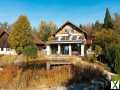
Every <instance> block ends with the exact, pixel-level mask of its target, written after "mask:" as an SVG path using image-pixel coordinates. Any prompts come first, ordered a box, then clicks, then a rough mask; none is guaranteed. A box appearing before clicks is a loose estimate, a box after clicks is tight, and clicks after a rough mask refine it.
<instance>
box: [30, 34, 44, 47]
mask: <svg viewBox="0 0 120 90" xmlns="http://www.w3.org/2000/svg"><path fill="white" fill-rule="evenodd" d="M32 39H33V43H35V44H41V45H45V43H44V42H43V41H41V40H40V39H39V38H38V37H37V36H36V35H35V34H32Z"/></svg>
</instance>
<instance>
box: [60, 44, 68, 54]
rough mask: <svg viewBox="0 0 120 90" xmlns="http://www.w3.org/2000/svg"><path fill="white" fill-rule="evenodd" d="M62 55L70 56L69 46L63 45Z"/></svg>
mask: <svg viewBox="0 0 120 90" xmlns="http://www.w3.org/2000/svg"><path fill="white" fill-rule="evenodd" d="M62 54H63V55H68V54H69V46H68V45H62Z"/></svg>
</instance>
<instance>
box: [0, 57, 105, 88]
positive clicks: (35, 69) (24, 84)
mask: <svg viewBox="0 0 120 90" xmlns="http://www.w3.org/2000/svg"><path fill="white" fill-rule="evenodd" d="M66 60H70V61H71V62H73V63H74V65H73V66H69V65H65V66H57V67H53V68H52V69H51V70H45V68H44V65H43V64H41V63H39V62H37V63H35V62H31V63H29V64H28V65H25V66H22V67H18V66H16V65H7V66H5V67H4V70H3V71H0V87H2V88H6V89H9V88H10V89H20V90H25V89H28V90H29V88H34V89H36V88H39V87H41V86H47V87H52V86H61V85H63V86H66V85H70V84H72V83H83V82H85V83H89V82H91V80H94V79H99V78H103V77H105V76H106V75H105V73H104V67H103V66H101V65H99V64H95V63H89V62H86V61H82V60H81V59H80V58H77V57H67V58H66Z"/></svg>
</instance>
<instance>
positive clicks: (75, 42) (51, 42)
mask: <svg viewBox="0 0 120 90" xmlns="http://www.w3.org/2000/svg"><path fill="white" fill-rule="evenodd" d="M79 43H80V44H84V42H83V41H77V40H76V41H69V40H66V41H48V42H47V43H46V44H79Z"/></svg>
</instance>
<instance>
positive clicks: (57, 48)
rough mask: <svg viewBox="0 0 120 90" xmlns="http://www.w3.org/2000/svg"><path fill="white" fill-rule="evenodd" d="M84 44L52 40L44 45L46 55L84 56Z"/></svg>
mask: <svg viewBox="0 0 120 90" xmlns="http://www.w3.org/2000/svg"><path fill="white" fill-rule="evenodd" d="M84 48H85V46H84V44H83V43H81V42H52V43H48V44H47V47H46V52H47V55H69V56H71V55H80V56H84V54H85V50H84Z"/></svg>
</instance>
